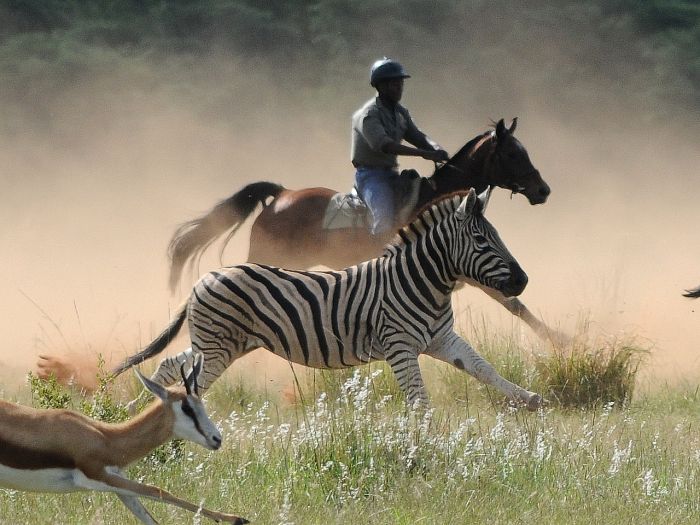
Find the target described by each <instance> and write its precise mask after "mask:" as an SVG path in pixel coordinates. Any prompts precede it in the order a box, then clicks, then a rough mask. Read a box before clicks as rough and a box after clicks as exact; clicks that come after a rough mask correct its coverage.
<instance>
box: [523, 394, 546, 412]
mask: <svg viewBox="0 0 700 525" xmlns="http://www.w3.org/2000/svg"><path fill="white" fill-rule="evenodd" d="M543 405H544V398H543V397H542V396H541V395H539V394H532V395H531V396H530V399H528V400H527V405H526V406H527V409H528V410H529V411H530V412H537V410H538V409H539V408H540V407H542V406H543Z"/></svg>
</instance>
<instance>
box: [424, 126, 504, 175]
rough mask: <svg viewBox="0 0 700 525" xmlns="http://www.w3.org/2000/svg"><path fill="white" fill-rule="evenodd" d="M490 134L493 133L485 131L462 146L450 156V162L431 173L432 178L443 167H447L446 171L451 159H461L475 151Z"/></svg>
mask: <svg viewBox="0 0 700 525" xmlns="http://www.w3.org/2000/svg"><path fill="white" fill-rule="evenodd" d="M492 133H493V132H491V131H485V132H484V133H482V134H481V135H477V136H476V137H474V138H473V139H471V140H470V141H469V142H467V143H466V144H465V145H464V146H462V147H461V148H459V150H458V151H457V153H455V154H454V155H452V156H451V157H450V160H448V161H447V163H446V164H443V165H442V166H440V167H439V168H437V169H436V170H435V171H434V172H433V176H435V175H437V173H438V172H439V171H440V170H441V169H442V168H444V167H446V166H447V167H448V169H449V167H450V163H451V162H452V160H453V159H456V158H459V157H461V156H462V155H465V154H467V155H468V154H469V153H471V152H472V151H473V150H475V149H476V147H477V145H478V144H479V143H480V142H482V141H483V140H484V139H485V138H487V137H490V136H491V134H492Z"/></svg>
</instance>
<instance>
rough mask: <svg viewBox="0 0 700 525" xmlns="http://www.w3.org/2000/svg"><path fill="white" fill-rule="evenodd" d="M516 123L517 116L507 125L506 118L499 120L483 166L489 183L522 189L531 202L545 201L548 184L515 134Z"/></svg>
mask: <svg viewBox="0 0 700 525" xmlns="http://www.w3.org/2000/svg"><path fill="white" fill-rule="evenodd" d="M517 123H518V119H517V117H516V118H514V119H513V121H512V123H511V125H510V127H508V128H507V127H506V125H505V123H504V122H503V119H501V120H499V121H498V123H497V124H496V130H495V132H494V133H493V134H492V136H491V140H490V142H491V146H490V154H489V156H488V157H487V158H486V160H485V163H486V164H485V166H484V169H485V171H486V175H487V177H488V183H489V184H491V185H492V186H500V187H501V188H506V189H508V190H511V191H512V192H513V193H522V194H523V195H525V197H527V200H528V201H530V204H542V203H544V202H545V201H546V200H547V197H548V196H549V193H550V189H549V185H548V184H547V183H546V182H545V181H544V180H543V179H542V176H541V175H540V172H539V171H538V170H537V168H535V167H534V166H533V165H532V162H531V161H530V156H529V155H528V154H527V150H526V149H525V147H524V146H523V145H522V144H521V143H520V141H519V140H518V139H516V138H515V137H514V136H513V133H514V132H515V127H516V125H517Z"/></svg>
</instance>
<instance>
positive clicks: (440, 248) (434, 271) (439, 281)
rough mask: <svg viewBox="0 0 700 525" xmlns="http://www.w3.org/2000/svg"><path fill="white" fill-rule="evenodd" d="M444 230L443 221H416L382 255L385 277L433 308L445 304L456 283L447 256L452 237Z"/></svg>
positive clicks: (451, 264) (450, 262) (449, 258)
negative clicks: (420, 297)
mask: <svg viewBox="0 0 700 525" xmlns="http://www.w3.org/2000/svg"><path fill="white" fill-rule="evenodd" d="M447 230H448V228H447V225H446V224H445V221H444V220H443V221H437V222H436V223H433V224H427V223H426V221H423V220H421V219H420V218H419V219H417V220H415V221H413V222H412V223H411V224H409V225H408V226H406V227H405V228H403V229H402V230H401V231H400V232H399V234H398V238H397V239H395V240H394V242H393V243H392V244H391V245H389V246H387V248H386V251H385V253H384V259H385V260H384V264H385V265H386V267H387V269H388V270H389V272H388V273H387V275H395V276H396V280H395V281H396V283H397V285H398V286H401V288H403V289H404V291H406V292H407V293H411V292H412V293H414V294H415V293H420V295H421V296H423V297H425V298H426V299H428V300H429V301H430V303H431V306H433V307H434V308H436V309H443V308H444V307H445V305H446V304H449V296H450V294H451V293H452V291H453V290H454V287H455V285H456V283H457V272H456V271H455V268H454V264H453V262H452V260H451V257H449V254H450V253H451V252H452V246H451V244H452V235H450V234H449V232H448V231H447ZM409 289H410V290H409Z"/></svg>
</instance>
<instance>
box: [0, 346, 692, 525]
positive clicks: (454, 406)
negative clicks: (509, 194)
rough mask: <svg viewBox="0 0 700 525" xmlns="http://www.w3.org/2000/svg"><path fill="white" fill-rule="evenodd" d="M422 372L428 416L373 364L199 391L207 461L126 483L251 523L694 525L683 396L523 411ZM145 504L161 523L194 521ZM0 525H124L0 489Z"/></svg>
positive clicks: (449, 373) (520, 357) (463, 381)
mask: <svg viewBox="0 0 700 525" xmlns="http://www.w3.org/2000/svg"><path fill="white" fill-rule="evenodd" d="M480 347H481V348H482V349H484V351H485V353H486V354H487V355H488V356H489V358H490V359H491V360H492V362H494V364H495V365H496V366H497V367H498V368H499V369H500V370H501V371H502V372H503V373H504V374H506V375H508V376H510V377H513V378H514V379H515V378H517V379H518V380H519V381H520V382H521V383H523V384H525V385H527V386H529V387H530V388H533V387H538V386H539V387H540V388H544V387H542V385H541V381H542V377H541V375H540V374H541V371H542V367H541V361H540V364H539V365H538V359H537V358H536V357H533V356H532V352H531V351H529V350H528V351H525V350H523V349H521V348H519V347H518V345H517V344H515V342H514V341H513V340H512V339H509V338H501V337H500V336H494V335H493V334H491V335H488V337H485V338H482V340H481V341H480ZM607 348H609V347H607ZM618 354H619V352H618ZM560 357H561V356H560ZM566 360H567V358H564V361H566ZM572 362H573V361H572V359H571V357H569V358H568V363H569V365H571V363H572ZM422 366H423V368H424V369H425V379H426V383H427V385H428V388H429V390H430V393H431V400H432V404H433V407H434V408H433V409H432V410H431V411H429V412H427V413H425V414H420V415H415V414H411V413H409V412H407V411H406V410H405V408H404V404H403V399H402V397H401V395H400V393H399V392H398V391H397V388H396V384H395V382H394V379H393V377H391V372H390V371H389V370H388V369H387V368H386V367H385V366H384V365H382V364H379V365H372V366H368V367H364V368H361V369H356V370H349V371H341V372H315V373H308V374H301V375H300V376H298V381H299V385H298V388H297V395H296V401H294V399H291V400H290V399H289V396H287V398H283V397H278V396H276V395H273V394H269V393H264V392H261V391H260V390H259V389H255V388H253V387H249V386H246V384H245V383H241V382H239V381H237V380H236V379H235V378H233V377H231V376H229V377H227V378H225V379H224V380H222V381H219V382H218V383H216V384H215V386H214V387H213V388H212V390H211V391H210V393H209V395H208V407H209V411H210V413H211V414H213V418H214V419H215V420H216V421H218V422H219V424H220V427H221V429H222V431H223V434H224V446H223V448H222V449H221V450H220V451H218V452H207V451H205V450H204V449H202V448H199V447H196V446H194V445H191V444H185V445H183V446H174V447H173V446H171V447H168V448H165V449H163V450H160V453H159V454H158V455H155V456H152V457H150V458H148V459H146V460H143V461H141V462H140V463H138V464H135V465H133V466H132V467H131V468H130V469H129V475H130V477H132V478H133V479H139V480H143V481H146V482H148V483H152V484H156V485H158V486H161V487H163V488H166V489H167V490H169V491H171V492H173V493H175V494H176V495H179V496H182V497H186V498H188V499H190V500H193V501H195V502H198V503H203V504H205V505H206V506H207V507H209V508H213V509H217V510H224V511H227V512H233V513H237V514H240V515H242V516H244V517H246V518H248V519H250V520H251V521H252V522H253V523H260V524H291V523H294V524H298V525H301V524H329V523H390V524H394V523H396V524H409V523H410V524H414V523H447V524H463V523H508V524H511V523H523V524H525V523H533V522H534V523H581V524H591V523H608V524H609V523H613V524H615V523H620V524H622V523H625V524H627V523H632V522H636V523H664V524H669V523H697V522H699V521H700V502H699V501H698V498H697V494H698V493H699V492H700V486H699V485H700V437H698V433H697V431H696V429H697V427H698V425H699V424H700V417H699V416H698V410H697V406H698V390H697V388H696V387H695V386H694V385H693V386H690V385H685V386H683V385H674V386H665V387H663V386H657V387H656V388H654V389H653V390H651V389H646V391H642V392H638V393H637V394H636V395H635V397H634V398H633V399H632V400H631V401H629V402H625V403H621V402H618V403H607V404H591V405H589V406H588V407H587V408H563V407H562V406H561V405H560V404H558V403H556V402H554V401H553V402H552V403H550V405H549V406H548V407H547V408H546V409H544V410H541V411H540V412H538V413H527V412H525V411H523V410H521V409H516V408H513V407H509V406H508V405H507V404H505V403H504V402H503V399H502V398H501V397H500V396H499V395H498V394H496V393H495V392H494V391H492V390H489V389H487V388H486V387H484V386H482V385H480V384H478V383H477V382H476V381H475V380H473V379H471V378H469V377H467V376H466V375H464V374H462V373H460V372H459V371H457V370H455V369H452V368H449V367H447V366H443V365H441V364H439V363H435V362H434V361H432V360H429V359H426V360H424V361H423V362H422ZM538 370H539V371H538ZM572 377H574V376H572ZM582 377H583V375H581V376H579V379H581V378H582ZM135 385H136V383H135V381H133V382H130V383H129V388H128V389H131V390H134V389H135ZM132 387H133V388H132ZM27 390H28V389H27ZM27 395H28V394H27V392H21V393H20V394H18V397H19V398H20V399H21V398H22V397H23V396H27ZM545 395H547V394H546V393H545ZM125 397H126V396H125ZM550 398H551V395H550ZM22 400H23V401H25V402H27V401H28V399H26V398H24V399H22ZM34 402H35V404H36V402H37V399H36V396H35V399H34ZM75 402H76V403H79V401H77V400H76V401H75ZM103 402H104V400H102V401H101V403H103ZM623 404H624V406H622V405H623ZM83 408H84V409H85V405H84V406H83ZM146 505H147V507H148V508H149V509H150V510H151V512H152V513H153V514H154V516H155V517H156V518H157V519H158V520H159V521H160V522H162V523H190V522H193V523H206V522H207V521H208V520H207V519H206V518H201V517H198V516H193V515H192V514H189V513H187V512H185V511H182V510H180V509H175V508H173V507H170V506H166V505H164V504H161V503H158V502H152V501H147V502H146ZM0 522H2V523H8V524H10V523H12V524H25V523H26V524H43V523H66V524H67V523H71V524H73V523H75V524H78V523H85V524H91V523H95V524H97V523H100V524H101V523H104V524H123V523H135V520H134V519H133V517H132V516H131V515H130V514H129V513H128V511H127V510H126V509H125V508H124V507H123V506H122V505H121V503H120V502H119V501H118V500H117V498H116V497H115V496H113V495H108V494H95V493H89V494H71V495H47V494H27V493H20V492H16V491H11V490H4V489H0Z"/></svg>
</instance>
